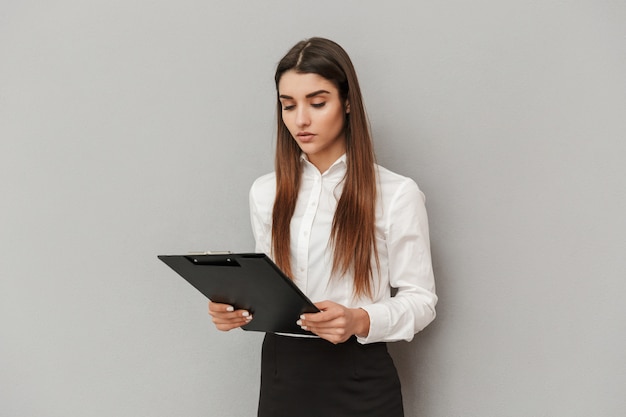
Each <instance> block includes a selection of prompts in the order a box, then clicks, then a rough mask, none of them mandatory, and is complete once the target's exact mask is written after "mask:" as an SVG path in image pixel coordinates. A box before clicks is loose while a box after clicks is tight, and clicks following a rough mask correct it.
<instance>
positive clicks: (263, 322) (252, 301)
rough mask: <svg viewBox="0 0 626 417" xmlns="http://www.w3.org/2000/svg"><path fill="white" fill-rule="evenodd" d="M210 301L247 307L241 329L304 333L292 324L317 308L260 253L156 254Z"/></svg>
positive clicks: (236, 306) (305, 332)
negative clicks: (246, 318) (247, 319)
mask: <svg viewBox="0 0 626 417" xmlns="http://www.w3.org/2000/svg"><path fill="white" fill-rule="evenodd" d="M158 258H159V259H160V260H162V261H163V262H165V263H166V264H167V265H168V266H169V267H170V268H172V269H173V270H174V271H176V272H177V273H178V274H179V275H180V276H181V277H183V278H184V279H185V280H187V281H188V282H189V283H190V284H191V285H193V286H194V287H195V288H196V289H197V290H198V291H200V292H201V293H202V294H204V295H205V296H206V297H207V298H209V299H210V300H211V301H214V302H217V303H225V304H230V305H232V306H234V307H235V309H244V310H248V311H249V312H250V314H252V316H253V319H252V321H251V322H250V323H248V324H246V325H245V326H242V329H244V330H253V331H261V332H270V333H296V334H308V335H311V334H312V333H311V332H308V331H306V330H303V329H302V328H301V327H300V326H298V325H297V324H296V321H297V320H298V319H299V317H300V315H301V314H303V313H316V312H318V311H319V310H318V308H317V307H315V305H314V304H313V303H312V302H311V300H309V299H308V298H307V296H306V295H304V293H302V291H300V289H299V288H298V287H297V286H296V284H294V283H293V281H292V280H291V279H289V278H288V277H287V276H286V275H285V274H284V273H283V272H282V271H281V270H280V269H279V268H278V267H277V266H276V264H274V262H272V260H271V259H270V258H269V257H268V256H267V255H265V254H263V253H227V254H190V255H160V256H158Z"/></svg>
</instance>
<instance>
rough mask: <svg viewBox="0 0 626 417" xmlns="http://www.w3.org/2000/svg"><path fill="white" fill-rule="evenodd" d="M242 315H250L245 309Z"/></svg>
mask: <svg viewBox="0 0 626 417" xmlns="http://www.w3.org/2000/svg"><path fill="white" fill-rule="evenodd" d="M241 315H242V316H244V317H248V316H249V315H250V313H248V312H247V311H244V312H243V313H241Z"/></svg>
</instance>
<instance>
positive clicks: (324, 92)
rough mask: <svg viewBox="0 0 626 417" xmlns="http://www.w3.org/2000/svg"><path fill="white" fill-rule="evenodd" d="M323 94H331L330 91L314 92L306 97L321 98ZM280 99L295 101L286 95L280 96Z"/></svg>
mask: <svg viewBox="0 0 626 417" xmlns="http://www.w3.org/2000/svg"><path fill="white" fill-rule="evenodd" d="M321 94H330V91H326V90H317V91H314V92H312V93H309V94H307V95H306V98H311V97H315V96H319V95H321ZM278 98H284V99H285V100H293V97H291V96H288V95H286V94H281V95H279V96H278Z"/></svg>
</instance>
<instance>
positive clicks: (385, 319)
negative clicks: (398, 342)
mask: <svg viewBox="0 0 626 417" xmlns="http://www.w3.org/2000/svg"><path fill="white" fill-rule="evenodd" d="M361 308H362V309H363V310H365V311H366V312H367V314H368V315H369V316H370V329H369V333H368V334H367V337H360V336H357V342H359V343H361V344H367V343H374V342H380V341H382V340H383V339H385V336H387V334H388V330H389V329H388V327H389V322H390V317H389V310H388V309H387V308H386V307H385V306H382V305H377V304H370V305H368V306H364V307H361Z"/></svg>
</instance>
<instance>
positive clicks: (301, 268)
mask: <svg viewBox="0 0 626 417" xmlns="http://www.w3.org/2000/svg"><path fill="white" fill-rule="evenodd" d="M312 181H313V186H312V187H311V193H310V194H309V198H308V200H307V204H306V209H305V211H304V216H302V223H301V224H300V231H299V234H298V249H297V270H298V274H297V275H298V277H299V278H300V279H299V281H300V282H299V283H298V284H299V286H300V288H301V289H303V290H304V291H305V292H306V291H307V289H308V288H307V287H308V279H309V245H310V243H311V230H312V228H313V222H314V221H315V214H316V213H317V208H318V205H319V200H320V193H321V192H322V178H321V175H320V174H319V172H316V173H315V175H314V177H313V179H312Z"/></svg>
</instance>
